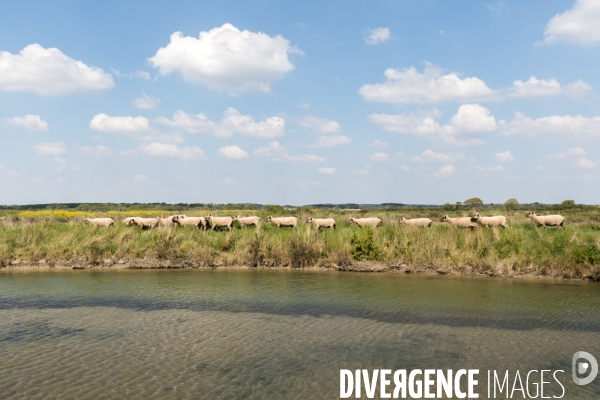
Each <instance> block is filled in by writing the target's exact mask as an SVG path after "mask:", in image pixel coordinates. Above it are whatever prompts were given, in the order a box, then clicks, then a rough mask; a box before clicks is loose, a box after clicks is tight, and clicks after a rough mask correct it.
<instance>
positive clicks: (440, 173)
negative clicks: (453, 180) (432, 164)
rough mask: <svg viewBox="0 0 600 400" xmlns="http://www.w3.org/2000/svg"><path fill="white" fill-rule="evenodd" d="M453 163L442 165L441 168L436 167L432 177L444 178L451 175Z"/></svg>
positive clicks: (452, 173) (453, 169)
mask: <svg viewBox="0 0 600 400" xmlns="http://www.w3.org/2000/svg"><path fill="white" fill-rule="evenodd" d="M454 171H455V168H454V165H452V164H447V165H444V166H443V167H442V168H440V169H438V170H437V171H435V172H434V173H433V179H441V178H445V177H448V176H451V175H454Z"/></svg>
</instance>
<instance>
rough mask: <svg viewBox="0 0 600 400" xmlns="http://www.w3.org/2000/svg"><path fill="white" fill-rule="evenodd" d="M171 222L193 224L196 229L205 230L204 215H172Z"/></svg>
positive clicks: (184, 224)
mask: <svg viewBox="0 0 600 400" xmlns="http://www.w3.org/2000/svg"><path fill="white" fill-rule="evenodd" d="M173 222H174V223H176V224H177V225H179V226H195V227H196V228H198V229H202V230H203V231H205V230H206V219H205V218H204V217H188V216H186V215H174V216H173Z"/></svg>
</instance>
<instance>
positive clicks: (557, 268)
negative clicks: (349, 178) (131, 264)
mask: <svg viewBox="0 0 600 400" xmlns="http://www.w3.org/2000/svg"><path fill="white" fill-rule="evenodd" d="M319 213H320V214H319ZM445 213H447V214H449V215H451V216H458V215H461V214H462V215H466V214H467V211H465V212H462V213H461V212H444V211H442V210H440V209H439V208H438V209H431V210H427V209H420V210H419V212H418V215H417V213H412V214H411V213H398V212H381V213H373V215H367V216H379V217H380V218H382V219H383V220H384V223H383V225H382V226H380V227H378V228H360V227H358V226H356V225H349V224H348V222H347V220H348V218H349V217H350V216H351V215H344V214H342V213H340V212H337V213H336V212H334V211H327V210H320V211H314V210H313V213H311V214H312V215H314V216H317V217H321V216H326V215H327V216H332V217H335V218H336V220H337V224H338V227H339V228H338V229H337V230H322V231H321V232H316V231H315V230H314V229H313V228H311V227H310V226H307V225H306V224H304V223H303V222H300V223H299V225H298V229H297V230H295V229H289V228H281V229H278V228H276V227H275V226H274V225H273V224H267V223H262V224H261V226H260V228H259V229H258V230H256V229H254V228H253V227H249V228H244V229H239V228H236V229H234V230H233V231H232V232H228V231H221V232H216V231H207V232H203V231H200V230H197V229H194V228H192V227H183V228H182V227H178V226H175V227H172V228H167V229H165V228H160V229H153V230H145V231H144V230H140V229H139V228H137V227H126V226H124V225H123V224H121V223H117V224H116V226H113V227H109V228H101V227H93V226H89V225H86V224H84V223H83V222H82V220H81V219H80V218H78V217H76V218H67V217H47V216H44V217H39V218H35V217H27V218H19V219H17V218H14V217H13V216H7V217H4V218H0V266H6V265H9V264H10V263H12V262H14V261H15V260H20V261H22V262H26V263H36V262H38V261H39V260H42V259H44V260H46V262H47V263H87V264H99V263H102V262H103V260H104V259H112V260H124V261H126V262H127V261H130V260H140V259H146V260H154V261H159V262H160V261H170V262H172V263H173V264H182V265H189V266H201V265H236V264H237V265H251V266H257V265H260V266H287V267H307V266H314V265H320V266H323V267H336V266H347V265H350V264H352V263H353V262H355V261H370V262H374V263H382V264H386V265H402V266H403V268H406V269H409V270H414V271H419V270H431V271H436V270H437V271H440V272H450V273H487V274H490V275H522V274H528V275H547V276H556V277H567V278H593V279H600V245H599V244H600V223H599V222H598V221H599V218H598V211H595V210H591V211H590V210H583V211H581V210H580V211H573V212H571V214H570V215H569V213H567V212H561V213H562V214H563V215H565V216H566V217H567V220H566V225H565V227H566V229H564V230H557V229H555V228H541V229H536V228H535V226H534V224H533V222H531V221H530V220H528V219H526V218H525V217H524V212H521V211H519V212H512V213H506V212H504V213H503V214H504V215H507V217H508V220H509V222H508V226H509V227H508V229H506V230H504V229H502V228H499V229H489V228H482V229H478V230H475V231H470V230H463V229H455V228H452V227H450V226H448V225H447V224H442V223H440V222H438V220H439V218H440V217H441V215H442V214H445ZM496 213H499V212H498V211H496V212H490V211H488V210H486V212H485V214H486V215H491V214H496ZM164 214H165V215H166V214H167V213H164ZM197 214H198V215H203V214H202V213H201V212H199V213H197ZM256 214H257V215H260V216H261V217H266V215H261V214H260V213H256ZM104 215H108V216H111V213H110V212H109V213H105V214H104ZM117 215H118V217H119V218H115V221H118V220H120V219H122V216H121V215H120V214H116V213H115V214H114V216H115V217H116V216H117ZM400 215H407V216H409V217H416V216H427V217H430V218H432V219H433V220H434V223H433V225H432V227H431V228H408V227H406V226H404V225H399V224H398V223H397V222H396V221H397V219H398V217H399V216H400ZM307 216H308V214H304V215H298V217H299V219H300V220H301V221H303V220H304V219H305V218H306V217H307Z"/></svg>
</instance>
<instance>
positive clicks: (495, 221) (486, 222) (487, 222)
mask: <svg viewBox="0 0 600 400" xmlns="http://www.w3.org/2000/svg"><path fill="white" fill-rule="evenodd" d="M471 221H472V222H477V223H479V224H480V225H481V226H487V227H494V226H501V227H503V228H504V229H506V217H505V216H504V215H495V216H493V217H482V216H480V215H479V213H473V215H472V217H471Z"/></svg>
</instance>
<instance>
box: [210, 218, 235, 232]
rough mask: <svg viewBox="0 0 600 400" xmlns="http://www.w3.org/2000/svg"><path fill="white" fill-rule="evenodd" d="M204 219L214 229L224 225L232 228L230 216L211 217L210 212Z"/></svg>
mask: <svg viewBox="0 0 600 400" xmlns="http://www.w3.org/2000/svg"><path fill="white" fill-rule="evenodd" d="M206 221H208V222H210V226H211V227H212V230H213V231H214V230H215V228H216V227H221V226H226V227H227V229H229V230H230V231H231V230H232V229H233V227H232V226H231V225H232V224H233V218H231V217H213V216H212V214H208V215H207V216H206Z"/></svg>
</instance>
